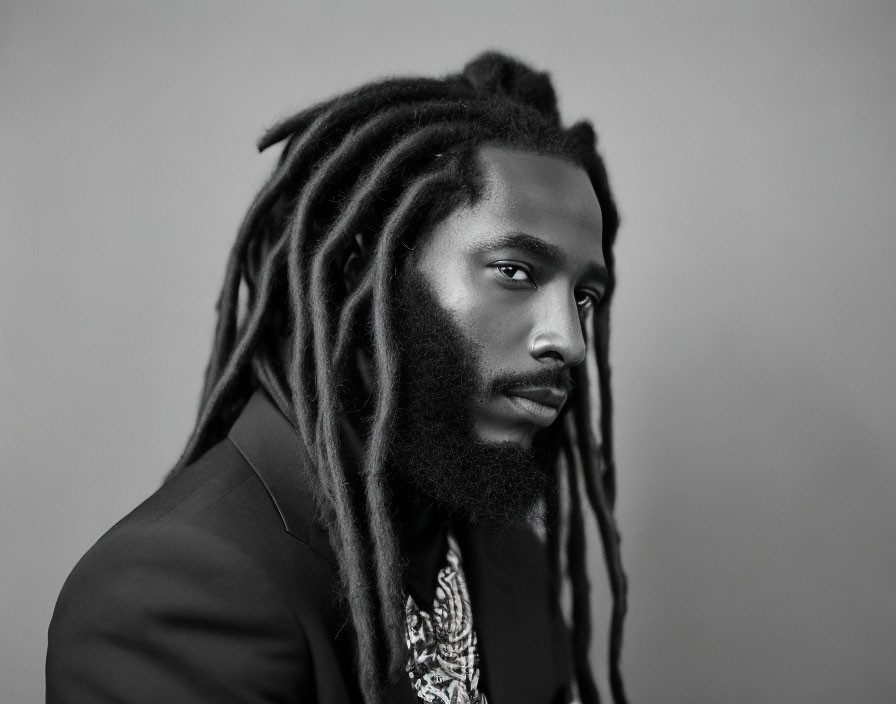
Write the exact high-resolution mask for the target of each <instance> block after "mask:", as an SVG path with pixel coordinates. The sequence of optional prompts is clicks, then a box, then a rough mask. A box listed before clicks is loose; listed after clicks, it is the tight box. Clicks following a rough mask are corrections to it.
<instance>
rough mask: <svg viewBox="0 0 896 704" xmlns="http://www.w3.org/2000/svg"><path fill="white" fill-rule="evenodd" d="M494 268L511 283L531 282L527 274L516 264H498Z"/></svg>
mask: <svg viewBox="0 0 896 704" xmlns="http://www.w3.org/2000/svg"><path fill="white" fill-rule="evenodd" d="M496 268H497V269H498V271H500V272H501V273H502V274H503V275H504V276H506V277H507V278H508V279H510V280H511V281H529V282H531V281H532V277H531V276H529V272H528V271H526V270H525V269H524V268H523V267H521V266H518V265H516V264H499V265H498V266H497V267H496Z"/></svg>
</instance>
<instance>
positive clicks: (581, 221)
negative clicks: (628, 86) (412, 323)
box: [408, 146, 606, 447]
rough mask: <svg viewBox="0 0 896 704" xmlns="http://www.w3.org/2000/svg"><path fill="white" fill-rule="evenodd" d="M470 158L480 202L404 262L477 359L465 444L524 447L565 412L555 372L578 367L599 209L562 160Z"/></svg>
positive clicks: (601, 269) (485, 151) (487, 153)
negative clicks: (478, 174)
mask: <svg viewBox="0 0 896 704" xmlns="http://www.w3.org/2000/svg"><path fill="white" fill-rule="evenodd" d="M478 157H479V159H480V162H481V164H482V167H483V171H484V174H485V177H486V189H485V193H484V194H483V197H482V198H481V199H480V200H479V201H478V202H477V203H476V204H475V205H473V206H466V207H462V208H459V209H457V210H456V211H455V212H454V213H452V214H451V215H450V216H449V217H448V218H446V219H445V220H443V221H442V222H441V223H439V224H438V225H436V226H435V227H434V228H433V229H432V231H431V232H430V233H429V234H428V236H427V237H426V238H424V240H423V241H422V242H420V243H419V244H418V245H417V246H416V247H415V249H414V251H413V252H412V254H411V255H410V257H409V260H408V263H409V264H410V266H411V267H413V269H414V270H415V271H416V272H418V273H419V274H420V276H421V277H423V278H424V279H425V280H426V281H427V283H428V285H429V288H430V289H431V290H432V292H433V293H434V295H435V297H436V299H437V301H438V302H439V304H440V305H441V307H442V308H444V309H446V310H447V311H449V312H450V314H451V316H452V319H453V320H454V322H455V324H456V325H457V326H458V327H459V328H460V329H461V330H462V331H463V333H464V335H465V337H466V338H467V339H468V341H469V342H470V343H471V344H472V345H473V346H474V347H475V348H476V350H477V357H478V359H479V362H480V366H481V369H480V373H481V377H482V379H481V384H480V386H481V390H480V391H479V392H477V393H475V394H473V395H472V397H471V398H469V400H468V402H467V408H468V410H469V412H470V414H471V416H472V419H473V428H474V431H475V434H476V435H477V437H479V438H480V439H482V440H484V441H486V442H494V443H498V442H511V443H515V444H518V445H520V446H522V447H529V446H531V444H532V439H533V437H534V435H535V433H536V432H537V431H538V430H540V429H541V428H544V427H547V426H549V425H550V424H551V423H553V421H554V420H555V419H556V416H557V413H559V410H560V409H561V408H562V406H563V404H564V403H565V400H566V397H567V391H566V390H565V389H564V386H565V383H564V381H563V379H562V378H561V375H560V374H559V373H560V372H562V371H563V370H566V369H569V368H570V367H573V366H575V365H577V364H579V363H581V362H582V361H583V360H584V358H585V340H584V337H583V334H582V326H581V320H582V319H581V316H582V315H583V313H584V311H585V310H586V309H587V308H588V307H590V306H592V305H594V304H596V303H597V302H598V301H599V299H600V297H601V295H603V293H604V291H605V287H606V265H605V262H604V258H603V252H602V247H601V236H602V218H601V209H600V204H599V203H598V200H597V196H596V195H595V193H594V190H593V188H592V186H591V182H590V180H589V179H588V176H587V174H586V173H585V171H584V170H583V169H582V168H580V167H579V166H576V165H574V164H571V163H569V162H567V161H565V160H563V159H560V158H557V157H553V156H545V155H539V154H535V153H531V152H522V151H514V150H510V149H506V148H500V147H491V146H486V147H483V148H482V149H481V150H480V151H479V154H478ZM508 379H509V381H507V380H508ZM521 380H524V381H521ZM502 381H505V383H503V384H502V383H501V382H502ZM508 386H509V388H508Z"/></svg>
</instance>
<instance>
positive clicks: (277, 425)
mask: <svg viewBox="0 0 896 704" xmlns="http://www.w3.org/2000/svg"><path fill="white" fill-rule="evenodd" d="M303 452H304V450H303V448H302V446H301V443H300V441H299V437H298V434H297V433H296V431H295V430H294V428H293V427H292V426H291V424H290V423H289V422H288V421H287V420H286V418H284V416H283V415H282V414H281V413H280V412H279V411H278V410H277V409H276V407H275V406H274V405H273V404H272V403H271V401H270V400H269V399H268V398H267V397H266V396H265V395H264V394H262V393H256V394H255V395H254V396H253V397H252V399H251V400H250V401H249V403H248V404H247V406H246V408H245V409H244V411H243V412H242V414H241V415H240V417H239V419H238V420H237V422H236V423H235V424H234V426H233V428H232V429H231V431H230V434H229V436H228V438H227V439H225V440H223V441H222V442H220V443H219V444H218V445H216V446H215V447H214V448H212V449H211V450H210V451H209V452H208V453H206V454H205V455H204V456H203V457H202V458H201V459H199V460H198V461H197V462H196V463H194V464H193V465H191V466H189V467H187V468H185V469H184V470H183V471H182V472H181V473H180V474H179V475H178V476H176V477H175V478H173V479H172V480H171V481H169V482H167V483H166V484H164V485H163V486H162V487H161V488H160V489H159V490H158V491H156V492H155V494H153V495H152V496H151V497H150V498H149V499H147V500H146V501H145V502H144V503H143V504H141V505H140V506H138V507H137V508H136V509H135V510H134V511H133V512H132V513H131V514H130V515H128V516H127V517H125V518H124V519H123V520H121V521H120V522H119V523H118V524H117V525H115V526H114V527H113V528H112V529H111V530H110V531H109V532H108V533H106V535H104V536H103V537H102V538H101V539H100V540H99V541H98V542H97V543H96V545H94V546H93V547H92V548H91V549H90V550H89V551H88V553H87V554H86V555H85V556H84V557H83V558H82V559H81V561H80V562H79V563H78V565H77V566H76V567H75V569H74V570H73V572H72V574H71V575H70V576H69V578H68V580H67V581H66V583H65V585H64V587H63V588H62V593H61V594H60V596H59V601H58V603H57V605H56V610H55V613H54V614H53V620H52V622H51V624H50V631H49V648H48V653H47V701H48V702H50V703H53V704H56V703H60V704H61V703H62V702H72V703H75V702H77V703H87V704H90V703H96V704H99V703H100V702H103V703H111V702H128V703H132V702H327V703H331V704H348V702H356V701H359V700H360V694H359V692H358V691H357V685H356V684H355V676H354V674H353V662H354V660H353V656H352V653H351V647H350V640H351V638H350V628H349V627H347V626H346V615H345V613H344V611H343V610H342V609H341V608H340V606H339V600H338V598H337V596H336V584H337V571H336V564H335V559H334V556H333V552H332V549H331V547H330V543H329V539H328V537H327V533H326V532H325V530H324V529H323V528H322V527H321V526H320V525H319V523H318V522H316V521H315V519H314V517H315V503H314V499H313V497H312V495H311V493H310V491H309V490H308V488H307V483H306V481H305V480H304V478H303V477H304V475H303V472H304V465H305V462H304V461H303V459H302V457H303ZM458 538H459V542H460V545H461V550H462V554H463V560H464V570H465V573H466V576H467V581H468V586H469V589H470V595H471V602H472V607H473V618H474V625H475V628H476V631H477V634H478V637H479V643H480V646H479V650H480V657H481V661H482V680H483V682H482V684H483V689H484V690H485V692H486V694H487V696H488V700H489V702H490V704H519V703H520V702H533V703H534V704H549V703H553V702H561V701H565V700H566V697H567V696H568V688H567V684H568V682H569V681H570V678H571V670H570V666H569V652H568V646H567V642H568V640H567V638H566V628H565V626H564V624H563V621H562V617H561V616H560V612H559V607H558V606H557V604H556V603H555V601H553V600H552V599H551V598H550V597H549V589H548V572H547V567H546V560H545V555H544V549H543V546H542V544H541V543H540V542H539V541H538V540H537V539H536V537H535V536H534V535H532V534H531V533H530V532H528V531H526V530H523V529H513V530H506V531H494V530H476V531H474V530H465V531H462V532H461V535H459V536H458ZM389 701H390V702H398V703H407V704H413V703H414V702H416V701H417V700H416V698H415V696H414V693H413V690H412V688H411V686H410V684H409V681H401V682H398V683H395V684H393V685H392V688H391V690H390V694H389Z"/></svg>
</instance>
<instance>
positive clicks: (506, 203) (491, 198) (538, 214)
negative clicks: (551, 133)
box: [478, 146, 602, 237]
mask: <svg viewBox="0 0 896 704" xmlns="http://www.w3.org/2000/svg"><path fill="white" fill-rule="evenodd" d="M478 158H479V162H480V164H481V166H482V169H483V171H484V173H485V178H486V184H487V186H486V191H485V194H484V199H483V200H484V201H487V202H488V206H489V208H488V209H489V210H491V211H492V212H493V213H495V214H496V215H503V216H505V217H514V218H517V219H520V220H523V221H526V222H531V223H533V224H539V223H542V222H545V221H551V222H552V223H556V222H558V221H562V222H564V223H565V224H568V225H569V226H570V227H576V228H579V229H587V230H589V231H591V232H592V233H593V234H594V235H595V236H598V237H599V236H600V234H601V226H602V215H601V210H600V204H599V203H598V201H597V196H596V195H595V193H594V189H593V187H592V186H591V181H590V179H589V178H588V174H586V173H585V170H584V169H583V168H582V167H580V166H578V165H576V164H573V163H571V162H568V161H566V160H565V159H561V158H559V157H555V156H548V155H545V154H535V153H533V152H526V151H517V150H512V149H507V148H503V147H494V146H484V147H482V148H480V150H479V152H478Z"/></svg>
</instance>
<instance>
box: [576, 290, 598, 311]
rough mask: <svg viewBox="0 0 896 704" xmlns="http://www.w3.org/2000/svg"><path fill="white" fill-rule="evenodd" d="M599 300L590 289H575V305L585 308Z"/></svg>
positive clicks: (594, 304)
mask: <svg viewBox="0 0 896 704" xmlns="http://www.w3.org/2000/svg"><path fill="white" fill-rule="evenodd" d="M599 302H600V297H599V296H598V295H597V294H596V293H592V292H591V291H576V305H577V306H578V307H579V308H580V309H582V310H585V309H587V308H591V307H593V306H596V305H597V304H598V303H599Z"/></svg>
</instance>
